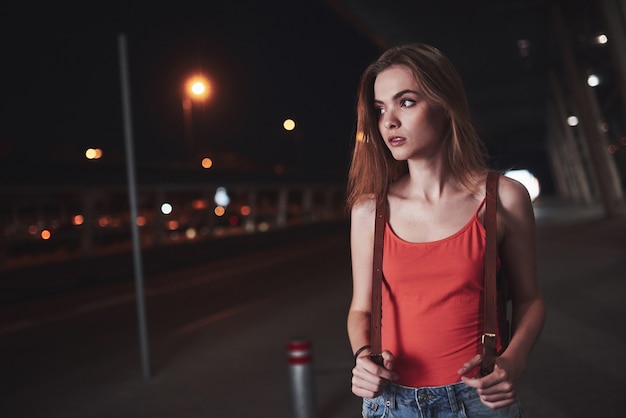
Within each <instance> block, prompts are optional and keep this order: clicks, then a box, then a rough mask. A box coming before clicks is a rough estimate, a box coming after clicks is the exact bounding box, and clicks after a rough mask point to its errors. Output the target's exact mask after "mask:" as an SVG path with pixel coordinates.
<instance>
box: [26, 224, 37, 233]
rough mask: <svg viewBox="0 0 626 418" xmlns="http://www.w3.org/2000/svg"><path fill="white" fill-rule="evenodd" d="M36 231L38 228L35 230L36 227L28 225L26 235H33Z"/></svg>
mask: <svg viewBox="0 0 626 418" xmlns="http://www.w3.org/2000/svg"><path fill="white" fill-rule="evenodd" d="M38 230H39V228H37V226H36V225H30V226H29V227H28V233H29V234H31V235H35V234H36V233H37V231H38Z"/></svg>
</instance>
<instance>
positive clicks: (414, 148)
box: [374, 65, 446, 160]
mask: <svg viewBox="0 0 626 418" xmlns="http://www.w3.org/2000/svg"><path fill="white" fill-rule="evenodd" d="M374 105H375V107H376V109H377V111H378V112H379V114H378V118H379V119H378V129H379V131H380V135H381V136H382V138H383V140H384V141H385V144H387V147H388V148H389V150H390V151H391V154H392V155H393V157H394V158H395V159H396V160H412V159H430V158H433V157H435V156H436V155H437V153H439V152H441V144H442V142H443V133H444V124H445V121H446V115H445V112H444V111H443V110H442V109H441V108H439V107H436V106H433V105H431V104H429V103H427V102H426V100H425V99H424V97H423V96H422V94H421V92H420V89H419V87H418V86H417V83H416V82H415V78H414V76H413V73H412V72H411V70H410V69H409V68H408V67H406V66H403V65H393V66H391V67H389V68H387V69H385V70H383V71H382V72H381V73H380V74H378V77H376V80H375V81H374Z"/></svg>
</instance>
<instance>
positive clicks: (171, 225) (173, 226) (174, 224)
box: [167, 221, 179, 231]
mask: <svg viewBox="0 0 626 418" xmlns="http://www.w3.org/2000/svg"><path fill="white" fill-rule="evenodd" d="M178 226H179V224H178V221H169V222H168V223H167V229H169V230H170V231H175V230H177V229H178Z"/></svg>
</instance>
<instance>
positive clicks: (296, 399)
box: [287, 340, 315, 418]
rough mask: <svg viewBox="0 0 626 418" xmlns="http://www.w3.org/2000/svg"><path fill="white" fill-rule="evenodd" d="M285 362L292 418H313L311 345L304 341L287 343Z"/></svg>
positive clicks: (313, 397)
mask: <svg viewBox="0 0 626 418" xmlns="http://www.w3.org/2000/svg"><path fill="white" fill-rule="evenodd" d="M287 361H288V363H289V378H290V381H291V398H292V407H293V413H294V418H315V396H314V390H313V366H312V363H313V355H312V352H311V343H310V342H309V341H305V340H292V341H291V342H289V343H287Z"/></svg>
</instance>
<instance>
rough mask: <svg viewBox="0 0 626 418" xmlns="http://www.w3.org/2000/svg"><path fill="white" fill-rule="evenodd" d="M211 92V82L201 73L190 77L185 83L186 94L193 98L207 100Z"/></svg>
mask: <svg viewBox="0 0 626 418" xmlns="http://www.w3.org/2000/svg"><path fill="white" fill-rule="evenodd" d="M211 93H212V86H211V83H210V82H209V80H208V79H207V78H206V77H205V76H203V75H201V74H198V75H195V76H193V77H191V78H189V79H188V80H187V82H186V84H185V94H186V95H187V96H189V98H191V99H194V100H206V99H207V98H209V96H211Z"/></svg>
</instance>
